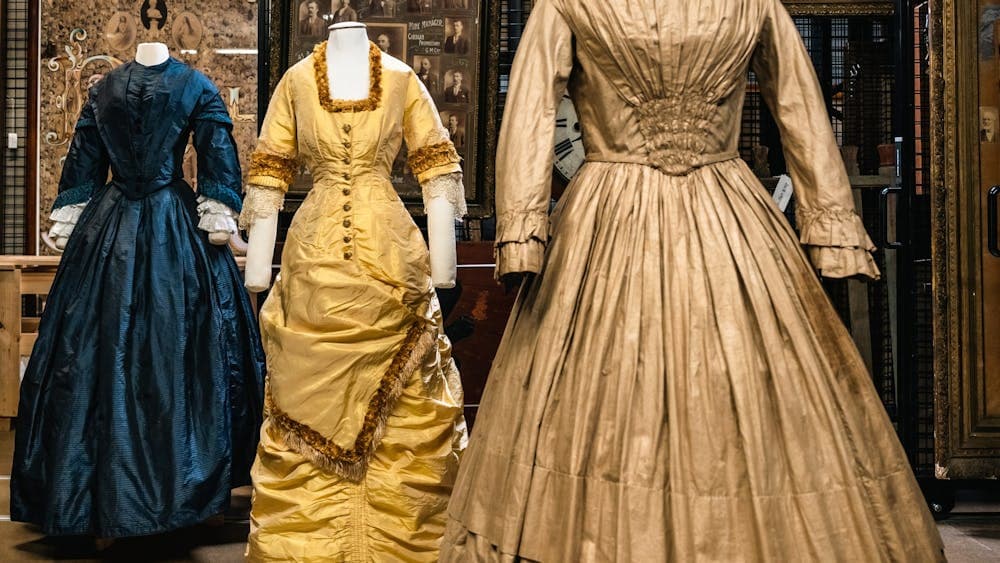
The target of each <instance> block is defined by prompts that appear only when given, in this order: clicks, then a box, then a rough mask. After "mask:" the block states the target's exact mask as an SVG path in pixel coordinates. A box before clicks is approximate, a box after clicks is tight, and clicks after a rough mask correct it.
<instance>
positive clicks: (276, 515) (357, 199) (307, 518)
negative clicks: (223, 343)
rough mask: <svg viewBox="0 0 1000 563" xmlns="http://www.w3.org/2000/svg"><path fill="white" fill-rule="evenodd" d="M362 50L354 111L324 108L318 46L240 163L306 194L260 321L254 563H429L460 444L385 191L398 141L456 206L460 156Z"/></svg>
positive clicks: (284, 86) (401, 211)
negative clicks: (262, 362) (363, 76)
mask: <svg viewBox="0 0 1000 563" xmlns="http://www.w3.org/2000/svg"><path fill="white" fill-rule="evenodd" d="M370 49H371V51H370V54H369V57H370V69H371V75H370V78H371V87H370V96H369V97H368V98H367V99H365V100H359V101H338V100H331V99H330V96H329V88H328V86H327V78H326V77H327V71H326V60H325V58H326V43H325V42H324V43H322V44H320V45H319V46H318V47H317V48H316V50H315V51H314V53H313V54H312V55H311V56H310V57H308V58H306V59H305V60H303V61H301V62H299V63H298V64H296V65H295V66H293V67H292V68H291V69H289V70H288V72H287V73H286V74H285V75H284V77H283V78H282V80H281V82H280V83H279V84H278V86H277V89H276V91H275V93H274V96H273V98H272V100H271V102H270V106H269V108H268V112H267V117H266V118H265V120H264V125H263V128H262V130H261V136H260V140H259V142H258V146H257V149H256V151H255V153H254V155H253V157H252V158H251V169H250V173H249V179H248V183H249V184H251V185H252V186H258V187H271V188H275V189H278V190H285V189H287V186H288V183H289V182H291V180H292V179H293V177H294V175H295V174H296V173H297V172H298V169H299V168H298V164H299V163H302V164H304V165H305V166H306V168H307V169H308V170H309V172H310V173H311V174H312V179H313V188H312V190H311V191H310V193H309V195H308V197H307V198H306V200H305V202H304V203H303V204H302V207H301V208H300V209H299V210H298V211H297V212H296V214H295V217H294V219H293V221H292V225H291V227H290V229H289V231H288V237H287V240H286V242H285V246H284V250H283V254H282V258H281V273H280V274H279V276H278V279H277V281H276V282H275V285H274V287H273V288H272V290H271V292H270V295H269V296H268V298H267V301H266V302H265V303H264V305H263V307H262V309H261V314H260V320H261V332H262V335H263V340H264V348H265V352H266V355H267V364H268V385H267V393H266V404H265V419H264V424H263V428H262V429H261V443H260V447H259V449H258V454H257V460H256V462H255V464H254V467H253V472H252V476H253V484H254V495H253V508H252V512H251V533H250V540H249V547H248V557H249V559H250V560H252V561H351V562H354V561H365V562H367V561H435V560H436V559H437V556H438V545H439V543H440V538H441V535H442V533H443V531H444V523H445V515H444V510H445V506H446V504H447V501H448V495H449V492H450V491H451V487H452V484H453V481H454V476H455V473H456V470H457V467H458V458H459V454H460V452H461V450H462V449H463V448H464V444H465V440H466V431H465V424H464V419H463V416H462V388H461V383H460V382H459V379H458V372H457V371H456V369H455V364H454V362H453V361H452V359H451V347H450V344H449V343H448V340H447V339H446V337H445V336H444V333H443V330H442V328H441V314H440V308H439V306H438V301H437V298H436V296H435V293H434V288H433V284H432V282H431V276H430V265H429V262H428V255H427V246H426V244H425V242H424V240H423V238H422V237H421V234H420V231H419V230H418V229H417V227H416V226H415V225H414V223H413V220H412V219H411V218H410V215H409V213H408V212H407V210H406V209H405V207H404V205H403V203H402V201H400V199H399V197H398V196H397V194H396V191H395V190H394V189H393V187H392V184H391V183H390V181H389V171H390V168H391V165H392V162H393V160H394V158H395V156H396V153H397V152H398V150H399V148H400V144H401V142H402V141H403V139H404V137H405V140H406V144H407V146H408V147H409V148H410V151H409V164H410V167H411V169H412V170H413V171H414V173H415V174H416V175H417V178H418V180H419V181H420V183H421V185H422V186H423V187H424V190H425V195H426V194H427V192H428V191H431V192H434V191H440V190H442V189H443V190H445V191H447V190H451V191H450V192H449V193H448V194H447V195H449V196H450V197H453V196H454V197H459V196H461V181H460V175H459V174H458V172H460V168H459V158H458V155H457V153H456V152H455V149H454V147H453V146H452V144H451V142H450V141H449V140H448V135H447V131H446V130H445V128H444V127H443V126H442V125H441V122H440V118H439V117H438V112H437V110H436V109H435V108H434V104H433V102H432V101H431V99H430V96H429V95H428V94H427V91H426V89H425V88H424V86H423V85H422V84H421V83H420V81H419V80H418V79H417V77H416V74H414V72H413V71H412V70H411V69H410V68H409V67H408V66H406V64H405V63H403V62H401V61H398V60H396V59H394V58H392V57H390V56H389V55H385V54H382V53H381V52H380V51H379V50H378V48H377V47H375V46H374V45H371V47H370ZM456 177H457V179H456ZM442 181H443V183H442ZM435 186H436V187H435ZM431 195H436V194H431Z"/></svg>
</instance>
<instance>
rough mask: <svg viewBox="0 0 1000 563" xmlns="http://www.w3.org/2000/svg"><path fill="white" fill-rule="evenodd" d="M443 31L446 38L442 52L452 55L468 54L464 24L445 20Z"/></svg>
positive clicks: (449, 19)
mask: <svg viewBox="0 0 1000 563" xmlns="http://www.w3.org/2000/svg"><path fill="white" fill-rule="evenodd" d="M444 29H445V36H446V37H445V40H444V52H445V53H449V54H452V55H467V54H469V38H468V37H466V36H465V22H463V21H462V20H453V19H451V18H445V19H444Z"/></svg>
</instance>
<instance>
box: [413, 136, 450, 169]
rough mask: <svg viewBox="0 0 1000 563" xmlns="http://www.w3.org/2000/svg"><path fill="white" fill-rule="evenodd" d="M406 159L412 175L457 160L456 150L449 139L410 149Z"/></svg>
mask: <svg viewBox="0 0 1000 563" xmlns="http://www.w3.org/2000/svg"><path fill="white" fill-rule="evenodd" d="M407 161H408V163H409V165H410V170H412V171H413V174H414V176H416V175H418V174H423V173H424V172H426V171H428V170H430V169H431V168H435V167H438V166H444V165H446V164H456V163H458V162H459V158H458V152H457V151H456V150H455V145H453V144H452V143H451V141H444V142H441V143H435V144H433V145H427V146H425V147H420V148H419V149H414V150H412V151H410V154H409V156H408V157H407Z"/></svg>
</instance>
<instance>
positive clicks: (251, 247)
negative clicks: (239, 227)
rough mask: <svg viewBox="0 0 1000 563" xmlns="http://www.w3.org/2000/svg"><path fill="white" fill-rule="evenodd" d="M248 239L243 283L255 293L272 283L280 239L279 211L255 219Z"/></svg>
mask: <svg viewBox="0 0 1000 563" xmlns="http://www.w3.org/2000/svg"><path fill="white" fill-rule="evenodd" d="M247 239H248V241H247V265H246V271H245V273H244V275H243V276H244V280H243V285H244V286H245V287H246V288H247V289H249V290H250V291H251V292H253V293H260V292H261V291H264V290H265V289H267V288H268V287H270V285H271V261H272V260H274V243H275V241H277V239H278V213H277V212H274V213H272V214H271V215H269V216H267V217H263V218H260V219H257V220H256V221H254V222H253V224H252V225H250V234H249V235H248V236H247Z"/></svg>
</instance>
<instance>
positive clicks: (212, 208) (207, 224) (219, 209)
mask: <svg viewBox="0 0 1000 563" xmlns="http://www.w3.org/2000/svg"><path fill="white" fill-rule="evenodd" d="M198 216H199V220H198V228H199V229H201V230H203V231H205V232H208V233H217V232H225V233H230V234H232V233H235V232H236V212H235V211H233V210H232V208H230V207H229V206H228V205H226V204H224V203H222V202H221V201H219V200H217V199H212V198H209V197H205V196H198Z"/></svg>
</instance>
